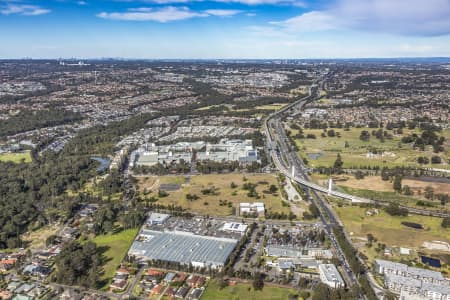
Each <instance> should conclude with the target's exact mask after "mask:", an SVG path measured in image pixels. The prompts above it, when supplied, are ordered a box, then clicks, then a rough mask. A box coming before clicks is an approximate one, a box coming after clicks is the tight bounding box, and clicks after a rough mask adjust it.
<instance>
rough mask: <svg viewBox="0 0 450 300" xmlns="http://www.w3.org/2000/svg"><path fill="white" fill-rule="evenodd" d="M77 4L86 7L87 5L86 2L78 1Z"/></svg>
mask: <svg viewBox="0 0 450 300" xmlns="http://www.w3.org/2000/svg"><path fill="white" fill-rule="evenodd" d="M77 4H78V5H87V4H88V3H87V2H86V1H78V2H77Z"/></svg>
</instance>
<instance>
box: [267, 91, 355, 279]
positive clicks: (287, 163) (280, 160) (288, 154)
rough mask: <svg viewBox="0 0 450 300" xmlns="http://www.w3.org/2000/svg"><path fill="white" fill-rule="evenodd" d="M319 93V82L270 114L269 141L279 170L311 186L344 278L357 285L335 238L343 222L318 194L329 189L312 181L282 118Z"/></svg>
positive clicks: (351, 197)
mask: <svg viewBox="0 0 450 300" xmlns="http://www.w3.org/2000/svg"><path fill="white" fill-rule="evenodd" d="M317 93H318V89H317V87H316V86H315V85H312V86H311V87H310V88H309V95H308V96H306V97H305V98H303V99H301V100H299V101H297V102H294V103H292V104H290V105H288V106H286V107H285V108H284V109H281V110H279V111H278V112H275V113H273V114H271V115H269V117H268V118H267V119H266V120H265V131H266V138H267V144H268V148H269V151H270V155H271V157H272V160H273V162H274V164H275V166H276V167H277V169H278V170H279V171H280V172H282V173H283V174H284V175H285V176H286V177H288V178H290V179H292V180H294V181H295V182H297V183H300V184H302V185H304V186H307V187H309V188H311V190H312V192H313V196H314V197H313V198H311V200H312V201H313V202H315V204H316V205H317V206H318V208H319V209H320V211H321V212H322V213H321V214H320V219H321V221H322V223H323V224H324V225H325V230H326V232H327V235H328V236H329V238H330V241H331V243H332V245H333V247H334V248H335V249H336V252H337V257H338V259H339V260H340V262H341V264H342V266H343V271H344V277H345V278H346V279H347V282H348V283H349V284H350V285H354V284H357V282H358V281H357V279H356V276H355V274H354V273H353V272H352V271H351V269H350V266H349V264H348V262H347V260H346V258H345V256H344V253H343V252H342V250H341V248H340V246H339V244H338V243H337V241H336V238H335V237H334V233H333V231H332V230H331V226H332V225H337V224H339V222H338V221H337V220H336V217H335V215H334V214H333V213H332V212H331V210H330V208H329V207H328V206H327V205H326V204H325V201H323V199H322V198H321V196H320V195H318V194H317V191H321V192H326V193H327V192H328V190H327V189H325V188H324V187H322V186H319V185H317V184H315V183H312V182H310V181H309V180H308V177H307V172H306V170H307V168H306V167H305V166H304V164H303V161H302V160H301V159H300V158H299V157H298V155H297V153H296V152H295V151H292V149H291V147H289V145H288V143H289V141H288V138H287V136H286V133H285V131H284V129H283V127H282V125H281V120H280V119H281V118H280V117H281V116H282V115H283V114H284V113H285V112H287V111H289V110H290V109H291V108H294V107H296V106H297V107H302V106H303V105H305V104H306V103H307V102H308V101H311V100H312V99H315V98H317ZM272 130H273V131H274V134H272ZM337 196H338V197H347V199H349V200H352V199H353V196H351V195H337Z"/></svg>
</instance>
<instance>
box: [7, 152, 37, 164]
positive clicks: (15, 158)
mask: <svg viewBox="0 0 450 300" xmlns="http://www.w3.org/2000/svg"><path fill="white" fill-rule="evenodd" d="M0 161H4V162H6V161H11V162H14V163H21V162H25V163H29V162H31V155H30V151H24V152H16V153H1V154H0Z"/></svg>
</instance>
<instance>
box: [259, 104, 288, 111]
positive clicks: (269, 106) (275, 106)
mask: <svg viewBox="0 0 450 300" xmlns="http://www.w3.org/2000/svg"><path fill="white" fill-rule="evenodd" d="M286 105H287V103H273V104H267V105H260V106H256V107H255V109H261V110H279V109H281V108H283V107H284V106H286Z"/></svg>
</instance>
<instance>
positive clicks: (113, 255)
mask: <svg viewBox="0 0 450 300" xmlns="http://www.w3.org/2000/svg"><path fill="white" fill-rule="evenodd" d="M138 231H139V229H138V228H134V229H127V230H123V231H120V232H119V233H115V234H106V235H99V236H96V237H95V238H94V239H92V242H94V243H96V244H97V247H99V248H100V250H104V252H103V255H104V256H105V258H106V263H105V264H104V266H103V271H104V273H103V275H102V276H101V278H100V280H101V288H102V289H106V288H108V285H109V283H110V281H111V279H112V278H113V277H114V274H115V272H116V270H117V268H118V267H119V265H120V263H121V262H122V260H123V258H124V257H125V255H126V254H127V252H128V249H129V248H130V246H131V244H132V242H133V240H134V237H135V236H136V234H137V233H138Z"/></svg>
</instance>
